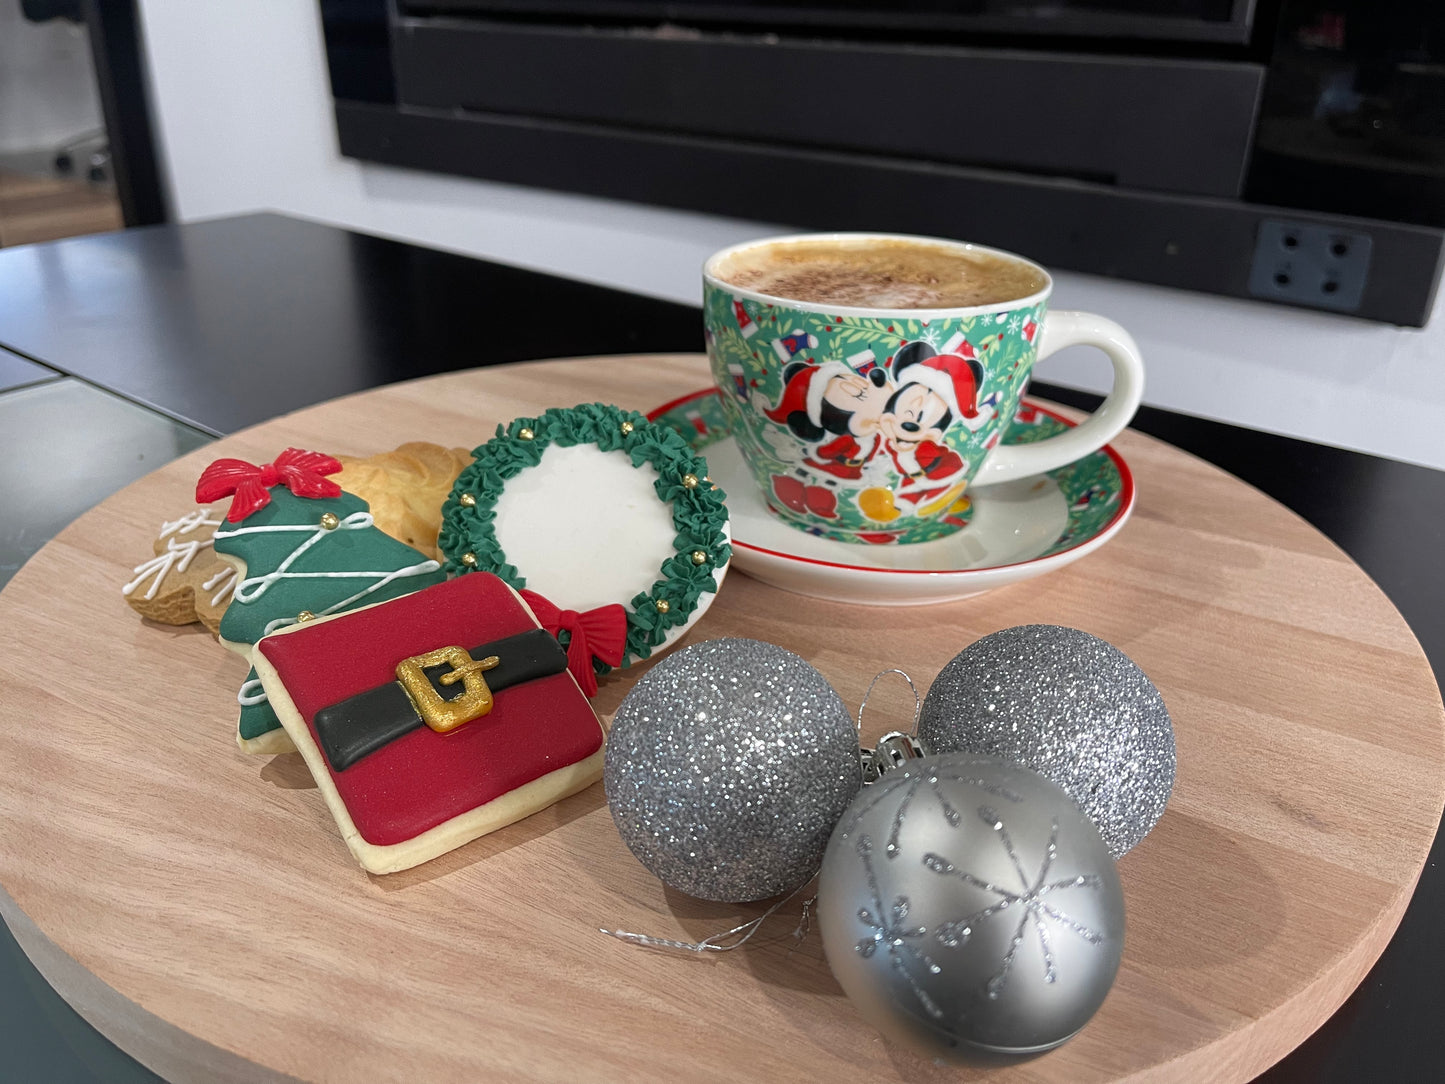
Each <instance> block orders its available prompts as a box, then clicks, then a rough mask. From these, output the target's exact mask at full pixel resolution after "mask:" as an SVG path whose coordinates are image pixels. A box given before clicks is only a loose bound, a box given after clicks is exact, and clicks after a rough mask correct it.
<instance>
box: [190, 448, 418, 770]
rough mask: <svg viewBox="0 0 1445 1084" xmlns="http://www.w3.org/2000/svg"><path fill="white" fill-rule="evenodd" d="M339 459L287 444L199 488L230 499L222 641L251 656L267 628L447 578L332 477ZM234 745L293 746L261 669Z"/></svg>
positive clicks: (221, 541) (247, 692)
mask: <svg viewBox="0 0 1445 1084" xmlns="http://www.w3.org/2000/svg"><path fill="white" fill-rule="evenodd" d="M340 469H341V464H339V463H338V462H337V461H336V460H335V459H333V458H331V457H330V456H325V455H320V454H318V453H316V452H303V451H299V450H297V449H295V448H288V449H286V450H285V451H284V452H282V453H281V454H280V455H279V456H277V457H276V461H275V462H274V463H267V464H264V465H262V466H255V465H253V464H250V463H246V462H244V461H243V460H239V459H221V460H217V461H216V462H215V463H212V464H211V465H210V466H209V467H207V468H206V470H205V472H204V473H203V474H202V475H201V479H200V481H199V482H198V483H197V485H196V499H197V500H198V501H203V502H207V503H209V502H211V501H217V500H220V499H221V498H223V497H227V496H230V497H231V498H232V499H231V506H230V509H229V511H228V512H227V514H226V518H225V521H224V522H223V523H222V524H221V525H220V526H219V527H217V528H216V533H215V542H214V545H215V550H216V552H217V553H218V554H220V555H222V556H223V557H224V558H226V559H227V560H228V561H229V562H230V563H231V564H232V565H234V566H235V568H236V573H237V581H236V587H235V592H234V598H233V600H232V602H231V605H230V606H229V607H227V609H226V613H225V616H224V617H223V618H222V619H221V624H220V638H221V643H223V644H225V645H226V646H227V647H229V648H230V649H231V650H233V651H236V652H237V653H239V654H242V655H247V654H249V652H250V649H251V645H252V644H254V643H255V642H256V641H257V640H259V639H260V638H261V637H262V636H264V635H265V634H266V633H268V632H273V631H275V630H276V629H278V628H282V627H284V626H286V625H290V624H294V623H296V622H298V621H305V620H310V619H311V618H313V617H322V616H325V615H327V614H333V613H339V612H341V611H343V610H349V609H354V608H356V607H358V606H365V605H368V604H371V603H375V602H383V601H385V600H387V599H391V598H396V597H398V596H400V595H404V594H408V593H410V592H412V591H417V590H420V589H421V588H423V587H426V586H428V585H430V584H434V583H439V582H441V581H442V580H443V579H444V578H445V576H444V574H443V573H442V571H441V568H440V566H439V565H438V564H437V562H436V561H433V560H431V559H429V558H427V557H425V556H423V555H422V554H420V553H418V552H417V551H416V550H414V549H412V548H411V547H410V546H407V545H404V544H402V543H401V542H398V541H397V540H396V539H394V538H391V537H389V536H387V535H385V534H383V533H382V532H381V531H379V530H377V528H376V527H375V526H374V524H373V522H372V517H371V514H370V512H369V511H368V510H367V505H366V502H365V501H363V500H362V499H361V498H359V497H354V496H352V495H351V494H349V493H343V492H342V491H341V488H340V487H339V486H338V485H337V484H336V483H335V482H334V481H331V480H330V479H329V478H327V477H326V475H329V474H335V473H336V472H337V471H339V470H340ZM238 699H239V701H240V704H241V716H240V721H239V725H238V729H237V735H236V740H237V742H238V744H239V745H240V746H241V748H242V749H244V750H246V751H247V752H252V753H276V752H286V751H289V750H290V748H291V743H290V741H289V739H288V738H287V737H286V735H285V732H284V731H283V730H281V728H280V724H279V723H278V722H277V720H276V717H275V715H274V713H273V712H272V711H271V708H270V706H269V705H268V704H267V703H266V700H265V696H264V691H263V690H262V688H261V686H260V684H259V681H258V679H257V678H256V675H255V673H254V672H253V673H251V674H249V675H247V678H246V682H245V684H244V685H243V686H242V688H241V692H240V695H239V697H238Z"/></svg>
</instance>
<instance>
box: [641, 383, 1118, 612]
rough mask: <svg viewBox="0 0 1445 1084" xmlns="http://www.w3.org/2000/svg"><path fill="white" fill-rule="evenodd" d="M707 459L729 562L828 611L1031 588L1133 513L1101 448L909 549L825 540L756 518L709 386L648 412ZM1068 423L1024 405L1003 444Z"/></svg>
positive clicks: (752, 492)
mask: <svg viewBox="0 0 1445 1084" xmlns="http://www.w3.org/2000/svg"><path fill="white" fill-rule="evenodd" d="M648 417H649V418H651V419H652V420H653V421H656V422H661V423H662V424H664V425H666V426H668V427H670V428H672V429H674V430H676V431H677V432H679V433H681V434H682V435H683V436H684V437H685V438H686V439H687V440H688V441H689V442H690V443H691V444H692V446H693V448H695V449H696V450H698V451H700V452H704V453H705V454H706V455H707V461H708V467H709V470H710V471H711V475H712V478H713V480H714V481H716V482H717V484H718V485H719V486H721V487H722V488H723V490H724V491H725V492H726V493H727V506H728V515H729V518H730V520H731V525H732V546H733V559H732V560H733V564H734V565H736V566H737V567H738V568H739V569H741V570H742V571H744V572H746V573H747V574H748V575H750V576H752V577H754V578H755V579H759V580H762V581H763V582H764V583H768V584H772V585H773V586H774V587H781V588H783V589H784V590H786V591H796V592H797V593H799V594H803V595H813V596H815V597H817V598H825V599H832V600H834V601H837V602H852V603H865V604H872V605H880V606H881V605H891V606H914V605H923V604H925V603H930V602H951V601H953V600H955V599H961V598H968V597H969V596H970V595H977V594H981V593H982V592H984V591H989V590H992V589H993V588H995V587H1002V586H1004V585H1005V584H1010V583H1016V582H1017V581H1019V580H1027V579H1032V578H1033V577H1035V576H1042V575H1043V574H1044V573H1046V572H1052V571H1054V569H1057V568H1062V567H1064V565H1067V564H1070V563H1071V562H1073V561H1077V560H1078V559H1079V558H1080V557H1083V556H1085V555H1086V554H1089V553H1092V552H1093V551H1094V550H1096V549H1098V548H1099V547H1100V546H1102V545H1103V544H1104V543H1105V542H1107V541H1109V539H1111V538H1113V537H1114V535H1116V534H1117V533H1118V532H1119V528H1121V527H1123V526H1124V522H1125V520H1127V519H1128V518H1129V513H1130V511H1131V510H1132V509H1133V507H1134V478H1133V476H1132V475H1131V474H1130V472H1129V466H1128V464H1126V463H1125V462H1124V458H1123V457H1122V456H1121V455H1119V453H1118V452H1117V451H1115V450H1114V449H1113V448H1112V447H1111V446H1109V445H1105V446H1104V447H1103V448H1101V449H1100V450H1099V451H1097V452H1094V453H1092V454H1091V455H1086V456H1084V457H1083V458H1082V459H1078V460H1075V461H1074V462H1073V463H1069V464H1067V465H1066V466H1063V467H1059V468H1058V469H1056V470H1051V471H1048V472H1046V473H1044V474H1039V475H1034V476H1033V477H1029V478H1020V479H1018V480H1016V481H1013V482H1005V483H1002V484H1000V485H993V486H981V487H979V488H978V489H975V490H971V491H970V492H969V494H968V498H969V501H970V502H971V507H969V508H968V509H967V519H968V523H967V525H966V526H965V527H963V528H962V529H960V530H959V531H957V532H956V533H954V534H951V535H949V536H947V537H946V538H940V539H936V540H934V541H932V542H920V543H917V544H915V545H908V546H898V545H876V546H875V545H868V544H866V543H855V542H836V541H833V540H831V539H827V538H822V537H819V536H817V535H812V534H809V533H807V532H804V531H800V530H798V529H796V528H794V527H789V526H787V525H786V524H784V523H783V522H782V521H781V520H780V519H778V518H777V517H776V516H774V515H773V514H772V513H770V512H769V511H768V510H767V507H766V505H765V504H764V501H763V497H762V495H761V494H760V493H759V492H758V488H757V486H756V484H755V483H754V482H753V480H752V477H751V476H750V475H749V473H748V469H747V465H746V464H745V463H744V462H743V458H742V454H741V452H740V451H739V450H738V446H737V442H736V441H734V440H733V438H732V435H731V433H730V432H729V427H728V422H727V417H726V415H725V414H724V412H723V409H722V400H721V398H720V396H719V394H718V391H717V389H716V388H704V389H702V390H700V391H696V392H693V393H692V394H691V395H686V396H683V397H682V398H680V399H674V400H673V401H672V402H670V403H664V404H663V405H662V406H659V407H657V408H655V409H654V410H652V411H650V412H649V413H648ZM1073 424H1074V423H1073V422H1070V421H1069V420H1067V419H1066V418H1063V417H1061V416H1060V415H1058V414H1055V413H1054V412H1053V411H1051V410H1049V409H1048V408H1047V407H1044V406H1041V405H1039V404H1038V403H1033V402H1030V401H1028V400H1025V401H1024V402H1022V403H1021V404H1020V405H1019V409H1018V413H1017V414H1016V415H1015V417H1014V421H1013V423H1012V425H1010V426H1009V430H1008V432H1007V433H1006V434H1005V435H1004V438H1003V443H1005V444H1021V443H1028V442H1030V441H1034V440H1042V439H1044V438H1045V437H1050V436H1053V435H1054V434H1055V433H1058V432H1061V431H1062V430H1064V429H1067V428H1069V427H1071V426H1072V425H1073Z"/></svg>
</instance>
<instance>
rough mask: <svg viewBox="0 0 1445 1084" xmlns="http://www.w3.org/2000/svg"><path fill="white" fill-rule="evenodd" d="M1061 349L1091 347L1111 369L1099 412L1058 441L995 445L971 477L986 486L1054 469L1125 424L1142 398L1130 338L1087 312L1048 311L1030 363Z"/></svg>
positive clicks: (1140, 369)
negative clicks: (1109, 385) (1109, 384)
mask: <svg viewBox="0 0 1445 1084" xmlns="http://www.w3.org/2000/svg"><path fill="white" fill-rule="evenodd" d="M1066 346H1097V347H1098V348H1099V349H1100V350H1102V351H1104V353H1105V354H1107V355H1108V356H1109V361H1110V362H1112V363H1113V366H1114V386H1113V388H1112V390H1110V392H1109V397H1108V398H1107V399H1105V400H1104V401H1103V402H1102V403H1101V404H1099V409H1098V410H1096V411H1094V413H1093V414H1091V415H1089V417H1087V418H1085V419H1084V420H1083V421H1082V422H1080V423H1079V424H1078V425H1076V426H1074V427H1073V428H1072V429H1069V430H1068V431H1067V432H1064V433H1060V434H1059V435H1058V436H1054V437H1049V438H1047V439H1046V440H1039V441H1035V442H1033V443H1032V444H1007V445H1005V444H1000V445H999V446H998V447H996V448H994V450H993V451H992V452H991V453H990V454H989V457H988V458H987V459H986V460H984V464H983V468H982V469H981V470H980V471H979V472H978V475H977V477H975V478H974V481H973V484H974V485H977V486H991V485H994V484H995V483H998V482H1010V481H1013V480H1014V479H1015V478H1026V477H1028V476H1029V475H1032V474H1042V473H1044V471H1049V470H1054V469H1055V468H1056V467H1062V466H1063V465H1064V464H1066V463H1072V462H1074V460H1076V459H1082V458H1083V457H1084V456H1086V455H1088V454H1089V453H1090V452H1096V451H1098V450H1099V449H1100V448H1102V447H1103V446H1104V445H1105V444H1108V443H1109V441H1111V440H1113V439H1114V438H1115V437H1116V436H1118V435H1119V433H1120V431H1121V430H1122V429H1123V428H1124V427H1125V426H1126V425H1128V424H1129V421H1130V420H1131V419H1132V418H1133V417H1134V412H1135V411H1136V410H1138V409H1139V403H1140V401H1141V400H1142V399H1143V398H1144V359H1143V358H1141V357H1140V356H1139V347H1138V345H1137V344H1135V342H1134V338H1133V336H1132V335H1130V334H1129V333H1128V332H1127V331H1125V330H1124V329H1123V328H1122V327H1120V326H1119V325H1118V324H1116V323H1114V321H1113V320H1110V319H1108V318H1107V317H1104V316H1096V315H1094V314H1093V313H1092V312H1068V311H1063V312H1051V313H1049V314H1048V315H1047V316H1045V317H1044V326H1043V331H1042V334H1041V335H1040V337H1039V353H1038V358H1037V359H1036V361H1035V364H1037V363H1038V362H1039V361H1043V360H1044V358H1046V357H1048V356H1049V355H1050V354H1053V353H1056V352H1057V351H1059V350H1062V349H1063V348H1064V347H1066Z"/></svg>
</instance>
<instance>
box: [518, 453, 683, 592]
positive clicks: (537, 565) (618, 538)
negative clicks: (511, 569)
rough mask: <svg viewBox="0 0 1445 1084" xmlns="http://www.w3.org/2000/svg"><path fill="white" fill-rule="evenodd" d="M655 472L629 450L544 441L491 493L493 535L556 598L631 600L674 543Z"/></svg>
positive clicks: (652, 578)
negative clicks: (531, 461) (535, 458)
mask: <svg viewBox="0 0 1445 1084" xmlns="http://www.w3.org/2000/svg"><path fill="white" fill-rule="evenodd" d="M656 481H657V470H656V469H655V468H654V467H653V466H652V465H651V464H649V463H644V464H642V466H640V467H634V466H633V465H632V459H631V458H630V457H629V456H628V455H627V453H626V452H621V451H612V452H604V451H602V450H601V449H599V448H597V447H596V446H595V445H591V444H578V445H574V446H573V447H570V448H564V447H561V446H559V445H556V444H551V445H548V446H547V448H546V449H544V450H543V452H542V459H541V462H539V463H538V464H537V465H536V466H535V467H529V468H528V469H527V470H524V471H522V472H521V473H520V474H518V475H517V476H516V477H514V478H512V479H510V480H509V481H508V482H507V485H506V488H505V489H503V490H502V493H501V496H500V497H498V498H497V508H496V536H497V543H498V544H499V545H500V546H501V547H502V552H503V553H505V554H506V559H507V562H508V563H509V564H512V565H515V566H516V567H517V570H518V571H519V572H521V574H522V575H523V576H524V577H526V580H527V588H528V589H529V590H532V591H536V592H537V593H538V594H541V595H543V596H545V597H546V598H547V599H548V601H550V602H551V603H552V604H553V605H555V606H559V607H561V608H562V609H564V610H591V609H595V608H596V607H598V606H605V605H607V604H608V603H610V602H620V603H622V604H623V605H624V606H627V607H628V609H631V606H630V605H628V604H629V602H630V601H631V599H632V598H633V596H635V595H638V594H640V593H642V592H643V591H646V590H647V589H648V588H650V587H651V586H652V585H653V584H654V583H656V582H657V581H658V580H659V579H661V578H662V562H664V561H666V560H667V559H668V558H669V557H671V556H672V555H673V552H674V551H673V546H672V540H673V538H674V537H675V536H676V535H677V529H676V528H675V527H674V526H673V525H672V508H671V506H670V505H667V504H665V503H663V502H662V501H661V500H659V499H658V496H657V490H655V489H654V488H653V484H654V483H655V482H656Z"/></svg>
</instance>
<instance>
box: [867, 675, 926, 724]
mask: <svg viewBox="0 0 1445 1084" xmlns="http://www.w3.org/2000/svg"><path fill="white" fill-rule="evenodd" d="M887 674H897V675H898V676H899V677H901V678H902V679H903V680H904V681H906V682H908V687H909V688H910V689H912V690H913V729H912V730H911V731H909V733H910V734H914V735H917V733H918V720H919V719H920V718H921V717H922V715H923V698H922V697H921V696H919V695H918V686H917V685H915V684H913V679H912V678H911V677H909V676H908V675H907V674H906V673H905V672H904V671H902V670H899V669H897V668H896V667H895V668H894V669H892V670H883V671H881V672H880V673H878V674H876V675H874V678H873V680H872V681H870V682H869V683H868V691H867V692H866V693H864V694H863V703H861V704H859V705H858V737H859V738H860V739H861V738H862V737H863V709H864V708H866V707H867V706H868V698H869V697H870V696H872V695H873V686H875V685H877V684H878V682H879V680H880V679H881V678H883V677H884V676H885V675H887Z"/></svg>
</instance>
